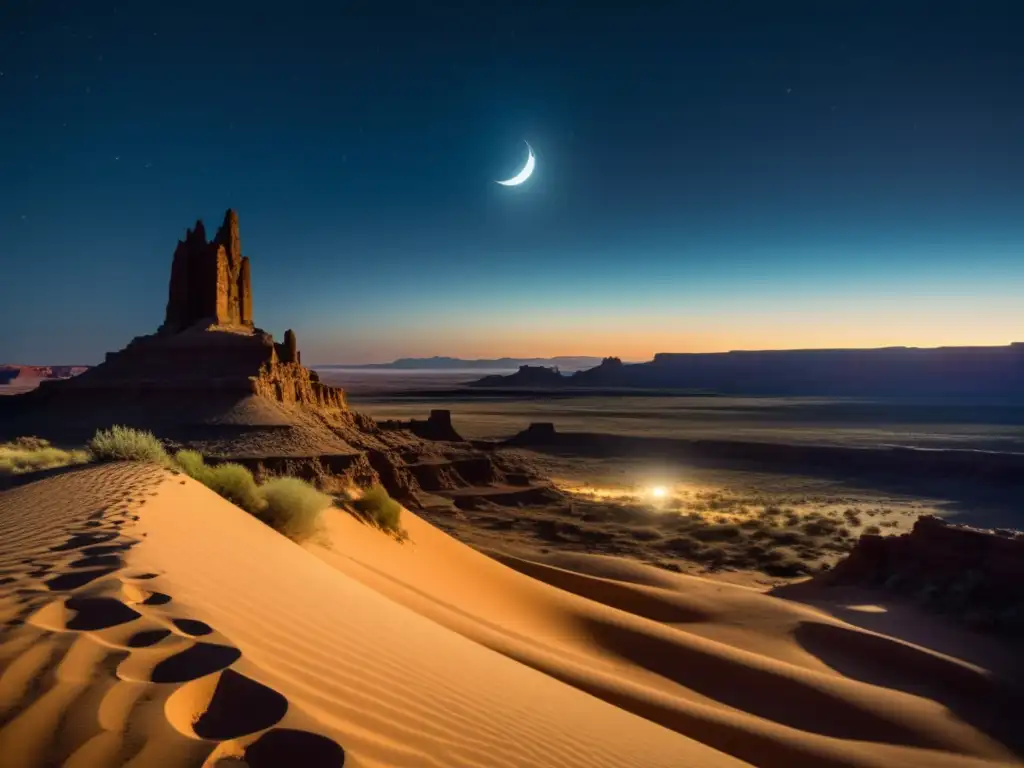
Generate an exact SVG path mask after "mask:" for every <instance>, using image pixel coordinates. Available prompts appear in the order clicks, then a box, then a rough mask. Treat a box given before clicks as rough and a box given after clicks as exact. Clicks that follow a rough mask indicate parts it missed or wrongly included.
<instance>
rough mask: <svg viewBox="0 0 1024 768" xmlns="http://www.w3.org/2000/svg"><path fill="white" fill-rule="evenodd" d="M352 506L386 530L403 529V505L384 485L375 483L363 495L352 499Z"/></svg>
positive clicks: (396, 530)
mask: <svg viewBox="0 0 1024 768" xmlns="http://www.w3.org/2000/svg"><path fill="white" fill-rule="evenodd" d="M352 506H353V507H355V509H356V511H357V512H359V513H360V514H361V515H363V516H364V517H366V518H367V519H369V520H371V521H372V522H373V523H374V524H376V525H378V526H379V527H381V528H383V529H384V530H385V531H395V532H398V531H400V530H401V528H402V525H401V518H402V505H401V504H399V503H398V502H397V501H395V500H394V499H392V498H391V497H390V496H388V492H387V491H386V490H385V489H384V488H383V486H380V485H375V486H373V488H370V489H369V490H368V491H365V492H364V493H363V495H362V496H360V497H359V498H358V499H354V500H353V501H352Z"/></svg>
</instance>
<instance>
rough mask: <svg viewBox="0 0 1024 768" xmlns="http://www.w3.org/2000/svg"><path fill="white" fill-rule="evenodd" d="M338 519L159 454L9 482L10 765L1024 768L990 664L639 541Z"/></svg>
mask: <svg viewBox="0 0 1024 768" xmlns="http://www.w3.org/2000/svg"><path fill="white" fill-rule="evenodd" d="M326 517H327V520H326V528H327V530H326V532H325V534H324V535H323V536H321V537H320V538H319V541H318V542H317V543H311V544H308V545H306V547H301V546H299V545H296V544H294V543H292V542H291V541H289V540H287V539H285V538H284V537H282V536H280V535H279V534H277V533H275V532H273V531H271V530H270V529H269V528H266V527H265V526H264V525H263V524H261V523H260V522H258V521H256V520H255V519H253V518H251V517H250V516H248V515H247V514H246V513H244V512H243V511H241V510H239V509H238V508H236V507H234V506H232V505H231V504H229V503H228V502H226V501H224V500H222V499H220V498H219V497H217V496H216V495H214V494H213V493H212V492H211V491H209V490H207V489H206V488H204V487H202V486H201V485H199V484H197V483H195V482H194V481H192V480H189V479H186V478H184V477H182V476H180V475H172V474H171V473H169V472H166V471H163V470H158V469H154V468H148V467H142V466H138V465H108V466H103V467H94V468H88V469H84V470H78V471H72V472H67V473H65V474H61V475H58V476H55V477H51V478H49V479H45V480H41V481H38V482H35V483H31V484H29V485H25V486H22V487H19V488H15V489H13V490H10V491H7V492H4V493H3V494H0V622H2V625H0V756H2V759H0V763H2V764H3V765H4V766H5V768H6V766H43V765H68V766H80V767H83V768H92V767H93V766H97V767H99V766H108V765H133V766H150V765H157V766H162V765H170V766H178V765H182V766H184V765H196V766H204V765H205V766H213V765H224V766H227V765H241V764H248V765H251V766H272V765H290V766H295V765H303V766H313V767H314V768H315V767H316V766H337V765H342V764H344V765H347V766H401V767H403V768H404V767H406V766H408V767H410V768H411V767H413V766H438V767H439V768H440V767H441V766H484V767H486V768H503V767H504V766H509V767H510V768H511V767H513V766H523V768H525V767H526V766H552V767H553V768H555V767H557V768H570V767H571V766H597V765H602V766H604V765H614V766H637V768H658V767H659V766H665V767H666V768H668V767H670V766H671V767H672V768H677V767H678V766H698V767H703V766H708V767H711V768H713V767H714V766H736V765H747V764H753V765H761V766H779V768H782V767H785V768H790V767H799V766H815V767H816V766H830V765H837V766H838V765H843V766H877V767H878V768H883V767H884V768H889V767H891V766H904V765H906V766H928V767H929V768H931V767H935V768H943V766H983V765H1008V764H1015V763H1014V760H1013V755H1012V753H1011V752H1010V750H1009V749H1008V748H1007V747H1005V746H1003V744H1004V743H1005V742H1006V741H1007V737H1006V735H1005V733H1004V731H1003V730H1002V727H1001V723H1000V717H1001V716H1004V717H1009V716H1011V715H1012V712H1013V704H1014V703H1013V702H1010V701H1008V699H1007V696H1008V694H1006V693H1005V692H1004V691H1003V688H1002V680H1001V678H1000V677H999V676H997V675H994V674H993V673H992V671H991V670H989V669H986V668H984V666H983V665H982V664H980V663H979V662H978V661H977V660H975V661H974V662H973V663H969V662H967V661H964V660H959V659H957V658H954V657H953V656H948V655H940V654H938V653H935V652H930V651H927V650H925V649H923V648H920V647H918V646H912V645H909V644H906V643H902V642H899V641H896V640H892V639H888V638H886V637H883V636H880V635H875V634H872V633H869V632H866V631H863V630H859V629H855V628H854V627H852V626H851V625H849V624H845V623H843V622H840V621H838V620H836V619H834V618H831V617H829V616H828V615H827V614H825V613H823V612H820V611H818V610H817V609H814V608H809V607H805V606H801V605H798V604H795V603H790V602H786V601H783V600H779V599H776V598H771V597H767V596H765V595H763V594H760V593H758V592H755V591H753V590H748V589H742V588H739V587H730V586H727V585H723V584H716V583H713V582H707V581H703V580H701V579H696V578H687V577H682V576H678V575H673V574H665V573H660V572H658V571H655V570H653V569H644V568H642V567H640V566H634V567H629V566H625V565H623V564H622V563H621V561H605V560H603V559H596V560H588V559H586V558H585V557H584V560H583V561H581V563H568V562H567V563H564V565H568V566H570V567H575V566H579V567H578V568H577V570H567V569H564V568H556V567H553V566H552V565H550V564H546V565H545V564H539V563H531V562H528V561H522V560H514V559H513V558H510V557H508V558H506V563H505V564H502V563H498V562H497V561H494V560H491V559H489V558H487V557H486V556H484V555H482V554H480V553H478V552H475V551H474V550H472V549H470V548H468V547H466V546H465V545H463V544H460V543H458V542H457V541H455V540H454V539H451V538H450V537H448V536H447V535H445V534H443V533H442V532H440V531H438V530H437V529H435V528H433V527H431V526H430V525H428V524H427V523H425V522H424V521H422V520H421V519H419V518H417V517H416V516H414V515H412V514H409V513H407V514H406V515H405V517H404V520H405V525H406V527H407V529H408V532H409V535H410V540H409V541H408V542H406V543H398V542H396V541H395V540H393V539H391V538H388V537H387V536H385V535H383V534H381V533H379V532H377V531H375V530H372V529H370V528H368V527H365V526H363V525H361V524H360V523H359V522H357V521H356V520H354V519H353V518H351V517H350V516H348V515H347V514H346V513H343V512H340V511H336V510H331V511H329V512H328V513H327V516H326ZM582 571H587V573H583V572H582ZM609 577H611V578H609ZM993 658H994V657H993ZM1018 711H1019V710H1018ZM240 759H243V760H244V762H240Z"/></svg>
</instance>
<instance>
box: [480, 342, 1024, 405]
mask: <svg viewBox="0 0 1024 768" xmlns="http://www.w3.org/2000/svg"><path fill="white" fill-rule="evenodd" d="M471 386H475V387H492V388H522V389H534V390H551V389H566V388H568V389H595V388H600V389H614V388H641V389H674V390H696V391H702V392H714V393H718V394H731V395H772V396H787V395H794V396H795V395H822V396H829V395H831V396H853V397H964V396H969V397H1000V398H1003V397H1007V398H1013V399H1024V342H1018V343H1015V344H1010V345H1007V346H1002V347H994V346H993V347H936V348H931V349H922V348H917V347H885V348H881V349H792V350H767V351H754V352H716V353H689V354H669V353H659V354H657V355H655V356H654V359H653V360H651V361H650V362H648V363H635V364H627V363H623V362H622V361H621V360H619V359H618V358H614V357H609V358H605V359H604V360H603V361H601V364H600V365H598V366H597V367H594V368H590V369H589V370H582V371H577V372H575V373H572V374H570V375H568V376H566V375H564V374H562V373H561V372H557V371H554V370H552V369H550V368H548V367H543V366H532V365H524V366H520V368H519V370H518V371H517V372H516V373H513V374H511V375H509V376H498V375H491V376H485V377H484V378H482V379H480V380H479V381H476V382H473V383H472V384H471Z"/></svg>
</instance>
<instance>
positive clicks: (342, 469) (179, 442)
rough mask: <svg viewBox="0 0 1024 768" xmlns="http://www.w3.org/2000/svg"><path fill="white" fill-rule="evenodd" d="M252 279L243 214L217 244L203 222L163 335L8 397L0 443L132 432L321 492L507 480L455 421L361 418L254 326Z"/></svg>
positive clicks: (176, 276) (288, 339)
mask: <svg viewBox="0 0 1024 768" xmlns="http://www.w3.org/2000/svg"><path fill="white" fill-rule="evenodd" d="M250 283H251V267H250V262H249V260H248V258H247V257H243V256H242V255H241V240H240V235H239V227H238V216H237V214H235V213H234V211H228V212H227V214H226V215H225V218H224V224H223V225H222V226H221V228H220V230H219V231H218V233H217V235H216V236H215V237H214V239H213V240H212V241H209V242H208V241H207V240H206V235H205V229H204V227H203V224H202V222H201V221H200V222H198V223H197V224H196V226H195V228H194V229H190V230H189V231H188V233H187V234H186V236H185V239H184V240H182V241H180V242H179V243H178V246H177V248H176V250H175V253H174V259H173V265H172V268H171V278H170V283H169V289H168V301H167V308H166V315H165V319H164V323H163V324H162V325H161V326H160V329H159V330H158V331H157V332H156V333H154V334H150V335H146V336H139V337H136V338H135V339H133V340H132V341H131V342H130V343H129V344H128V345H127V346H126V347H125V348H124V349H122V350H119V351H117V352H111V353H108V354H107V356H106V359H105V361H104V362H103V363H102V364H100V365H97V366H95V367H93V368H90V369H89V370H87V371H85V372H84V373H82V374H81V375H79V376H76V377H75V378H73V379H68V380H66V381H45V382H43V383H42V385H41V386H40V387H39V388H38V389H36V390H34V391H32V392H30V393H26V394H24V395H16V396H13V397H7V398H2V401H3V402H0V439H6V438H11V437H15V436H19V435H39V436H40V437H45V438H47V439H50V440H52V441H53V442H55V443H58V444H62V443H63V444H81V443H83V442H85V441H86V440H87V439H88V438H89V437H90V436H91V435H92V434H93V433H94V432H95V430H96V429H99V428H105V427H109V426H111V425H112V424H125V425H128V426H134V427H137V428H142V429H147V430H150V431H152V432H153V433H154V434H156V435H157V436H158V437H160V438H161V439H162V440H164V441H165V442H166V443H167V444H168V445H169V446H170V447H171V448H172V449H174V448H181V447H191V448H196V449H198V450H201V451H202V452H203V453H204V454H206V455H207V456H209V457H210V458H211V460H214V461H217V460H232V461H240V462H242V463H245V464H247V465H248V466H250V467H252V468H253V469H254V470H255V471H256V473H257V474H261V475H265V474H276V473H283V472H287V473H289V474H297V475H300V476H304V477H307V478H309V479H312V480H315V481H317V482H318V483H319V484H321V485H323V486H324V487H330V486H342V485H345V484H348V483H357V484H360V485H366V484H370V483H376V482H380V483H382V484H383V485H385V486H386V487H387V488H388V490H389V491H390V492H391V493H392V494H394V495H396V496H399V497H400V498H403V499H407V500H415V498H416V494H417V493H419V492H422V491H431V492H435V491H439V490H445V489H452V488H461V487H466V486H469V485H472V484H474V483H485V484H488V483H500V482H502V481H503V480H504V479H505V474H504V473H503V471H502V469H501V468H500V467H499V466H498V465H497V462H496V460H495V459H494V458H493V457H492V456H491V455H490V454H489V453H486V452H481V451H479V450H477V449H475V448H473V447H472V446H470V444H469V443H466V442H464V441H463V440H462V438H461V437H460V436H459V434H458V433H457V432H456V431H455V429H454V428H453V427H452V424H451V419H450V414H448V413H447V412H440V411H439V412H436V413H434V414H432V415H431V417H430V419H428V420H427V421H425V422H417V421H414V422H409V423H406V424H389V425H385V426H384V427H383V428H382V427H381V426H379V425H377V424H376V423H375V422H374V421H373V420H372V419H370V418H368V417H365V416H363V415H361V414H358V413H354V412H353V411H351V410H350V409H349V407H348V403H347V402H346V399H345V393H344V391H342V390H341V389H339V388H337V387H331V386H328V385H326V384H324V383H323V382H322V381H321V380H320V377H319V375H318V374H317V373H316V372H315V371H312V370H310V369H309V368H306V367H305V366H303V365H302V355H301V352H300V350H299V346H298V341H297V338H296V335H295V333H294V332H293V331H291V330H289V331H286V332H285V334H284V341H283V342H280V343H278V342H275V341H274V338H273V337H272V336H271V335H270V334H269V333H267V332H266V331H263V330H261V329H259V328H257V327H255V325H254V324H253V315H252V299H251V285H250Z"/></svg>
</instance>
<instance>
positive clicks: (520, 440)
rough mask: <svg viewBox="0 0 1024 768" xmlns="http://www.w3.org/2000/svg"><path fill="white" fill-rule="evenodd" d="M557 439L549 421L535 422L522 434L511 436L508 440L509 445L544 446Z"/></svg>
mask: <svg viewBox="0 0 1024 768" xmlns="http://www.w3.org/2000/svg"><path fill="white" fill-rule="evenodd" d="M557 438H558V433H557V432H556V431H555V425H554V423H552V422H550V421H535V422H533V423H532V424H530V426H528V427H527V428H526V429H524V430H523V431H522V432H520V433H518V434H516V435H513V436H512V437H511V438H509V439H508V441H507V443H508V444H509V445H545V444H547V443H553V442H554V441H555V440H556V439H557Z"/></svg>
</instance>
